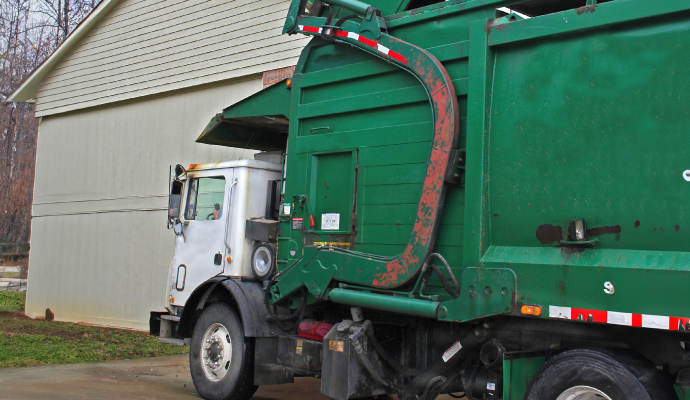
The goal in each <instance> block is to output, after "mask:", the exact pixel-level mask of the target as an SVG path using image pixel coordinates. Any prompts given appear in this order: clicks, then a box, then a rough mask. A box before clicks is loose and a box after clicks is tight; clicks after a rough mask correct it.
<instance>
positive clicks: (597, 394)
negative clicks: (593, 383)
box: [556, 386, 612, 400]
mask: <svg viewBox="0 0 690 400" xmlns="http://www.w3.org/2000/svg"><path fill="white" fill-rule="evenodd" d="M556 400H612V399H611V398H610V397H609V396H608V395H607V394H606V393H604V392H602V391H601V390H599V389H596V388H593V387H590V386H574V387H571V388H570V389H568V390H566V391H565V392H563V393H561V394H560V396H558V398H557V399H556Z"/></svg>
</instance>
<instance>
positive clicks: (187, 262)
mask: <svg viewBox="0 0 690 400" xmlns="http://www.w3.org/2000/svg"><path fill="white" fill-rule="evenodd" d="M232 182H233V170H232V169H228V170H223V171H222V172H220V171H199V172H198V173H195V174H194V175H191V174H190V177H189V180H188V181H187V183H186V185H185V186H186V196H185V199H184V200H183V213H182V216H181V224H182V234H180V235H177V236H176V244H175V260H174V266H173V268H172V270H173V271H172V272H173V273H172V277H171V286H172V287H171V290H170V297H171V303H172V304H174V305H178V306H184V304H185V302H186V301H187V299H188V298H189V295H190V294H191V293H192V292H193V291H194V289H195V288H196V287H197V286H199V285H200V284H201V283H203V282H204V281H206V280H207V279H209V278H212V277H214V276H216V275H218V274H221V273H223V270H224V268H225V264H226V257H227V254H228V251H227V247H226V239H227V237H226V236H227V231H228V230H227V223H228V221H229V219H228V216H227V211H228V210H229V209H230V193H231V192H232Z"/></svg>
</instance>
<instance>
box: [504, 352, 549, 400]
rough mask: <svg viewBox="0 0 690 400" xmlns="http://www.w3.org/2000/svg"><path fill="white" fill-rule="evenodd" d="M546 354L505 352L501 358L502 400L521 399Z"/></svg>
mask: <svg viewBox="0 0 690 400" xmlns="http://www.w3.org/2000/svg"><path fill="white" fill-rule="evenodd" d="M544 363H546V356H543V355H530V354H520V353H507V354H505V355H504V358H503V400H523V399H524V398H525V394H526V393H527V386H528V385H529V383H530V381H531V380H532V377H533V376H534V374H536V373H537V371H538V370H539V368H541V366H542V365H544Z"/></svg>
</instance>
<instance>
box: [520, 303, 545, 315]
mask: <svg viewBox="0 0 690 400" xmlns="http://www.w3.org/2000/svg"><path fill="white" fill-rule="evenodd" d="M520 311H521V312H522V313H523V314H524V315H534V316H535V317H538V316H540V315H541V306H528V305H524V306H522V308H521V309H520Z"/></svg>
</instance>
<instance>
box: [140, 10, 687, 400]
mask: <svg viewBox="0 0 690 400" xmlns="http://www.w3.org/2000/svg"><path fill="white" fill-rule="evenodd" d="M369 1H370V2H371V4H366V3H363V2H361V1H359V0H313V1H312V0H293V1H292V3H291V5H290V8H289V11H288V15H287V17H286V19H285V22H284V28H283V32H284V33H285V34H290V35H292V34H298V35H307V36H311V37H312V40H311V41H310V42H309V44H308V45H307V46H306V47H305V48H304V50H303V51H302V52H301V56H300V58H299V61H298V63H297V66H296V68H295V72H294V75H293V76H292V77H291V78H290V79H288V80H285V81H283V82H281V83H278V84H275V85H273V86H271V87H268V88H266V89H264V90H263V91H261V92H259V93H257V94H255V95H253V96H250V97H248V98H247V99H245V100H243V101H241V102H239V103H236V104H234V105H232V106H230V107H228V108H226V109H225V110H223V111H222V112H221V113H219V114H217V115H216V116H215V117H214V118H213V119H212V120H211V121H210V122H209V124H208V125H207V127H206V128H205V129H204V131H203V132H202V133H201V135H200V136H199V138H198V139H197V141H198V142H200V143H208V144H214V145H223V146H231V147H237V148H246V149H253V150H258V151H260V152H259V153H257V156H256V159H255V160H240V161H231V162H225V163H218V164H201V165H191V166H189V167H188V168H185V167H183V166H177V167H176V171H175V174H174V178H173V179H172V182H171V191H170V202H169V204H170V209H169V218H170V219H169V224H170V227H171V230H172V231H174V233H175V238H176V247H175V255H174V260H173V262H172V263H171V265H170V272H169V280H168V285H167V295H166V300H165V309H166V311H165V312H152V314H151V332H152V334H155V335H159V336H160V337H161V339H162V340H164V341H168V342H174V343H184V344H187V345H189V346H190V353H189V360H190V369H191V374H192V378H193V381H194V385H195V387H196V389H197V391H198V392H199V394H200V395H201V396H202V397H204V398H207V399H236V400H244V399H248V398H250V397H251V396H252V395H253V394H254V393H255V391H256V390H257V388H258V387H259V386H263V385H274V384H282V383H288V382H293V380H294V378H295V377H316V378H320V380H321V392H322V394H323V395H325V396H326V397H328V398H331V399H337V400H346V399H351V398H360V397H367V396H376V395H397V396H398V398H400V399H402V400H428V399H433V398H435V397H437V396H439V395H441V394H451V395H453V396H456V397H457V396H465V397H466V398H467V399H510V400H515V399H528V400H576V399H579V400H586V399H608V400H631V399H632V400H638V399H639V400H667V399H686V398H690V394H688V390H690V202H689V200H688V199H690V148H689V147H688V143H690V78H689V77H690V3H688V2H687V1H681V0H664V1H654V2H651V1H647V0H613V1H598V2H597V1H596V0H579V1H576V0H572V1H571V0H549V1H547V0H530V1H515V0H512V1H511V0H468V1H462V0H450V1H436V0H369Z"/></svg>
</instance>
